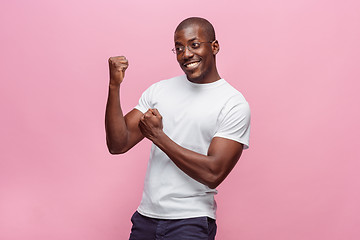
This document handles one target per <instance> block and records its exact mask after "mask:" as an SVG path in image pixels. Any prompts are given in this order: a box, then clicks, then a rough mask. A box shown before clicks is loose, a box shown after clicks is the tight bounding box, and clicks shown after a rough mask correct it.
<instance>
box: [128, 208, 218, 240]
mask: <svg viewBox="0 0 360 240" xmlns="http://www.w3.org/2000/svg"><path fill="white" fill-rule="evenodd" d="M131 222H132V223H133V226H132V228H131V233H130V239H129V240H214V239H215V234H216V228H217V226H216V222H215V220H214V219H211V218H208V217H196V218H187V219H176V220H166V219H165V220H164V219H157V218H149V217H145V216H143V215H141V214H140V213H138V212H137V211H136V212H135V213H134V215H133V216H132V218H131Z"/></svg>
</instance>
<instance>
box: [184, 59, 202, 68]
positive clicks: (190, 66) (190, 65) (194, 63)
mask: <svg viewBox="0 0 360 240" xmlns="http://www.w3.org/2000/svg"><path fill="white" fill-rule="evenodd" d="M199 64H200V61H198V62H191V63H186V64H184V66H185V67H186V68H196V67H197V66H198V65H199Z"/></svg>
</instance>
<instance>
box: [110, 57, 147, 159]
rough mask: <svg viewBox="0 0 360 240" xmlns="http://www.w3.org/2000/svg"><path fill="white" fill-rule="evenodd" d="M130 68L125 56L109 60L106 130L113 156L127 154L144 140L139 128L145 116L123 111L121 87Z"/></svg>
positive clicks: (137, 112) (139, 113)
mask: <svg viewBox="0 0 360 240" xmlns="http://www.w3.org/2000/svg"><path fill="white" fill-rule="evenodd" d="M128 66H129V64H128V60H127V59H126V58H125V57H124V56H119V57H111V58H109V72H110V82H109V93H108V99H107V104H106V112H105V130H106V143H107V147H108V149H109V152H110V153H111V154H120V153H125V152H126V151H128V150H129V149H130V148H132V147H133V146H134V145H136V144H137V143H138V142H139V141H141V139H143V138H144V137H143V135H142V134H141V132H140V129H139V127H138V124H139V121H140V118H141V116H142V115H143V114H142V113H141V112H140V111H139V110H136V109H134V110H132V111H130V112H129V113H128V114H126V116H124V114H123V112H122V109H121V104H120V86H121V83H122V81H123V80H124V76H125V70H126V69H127V68H128Z"/></svg>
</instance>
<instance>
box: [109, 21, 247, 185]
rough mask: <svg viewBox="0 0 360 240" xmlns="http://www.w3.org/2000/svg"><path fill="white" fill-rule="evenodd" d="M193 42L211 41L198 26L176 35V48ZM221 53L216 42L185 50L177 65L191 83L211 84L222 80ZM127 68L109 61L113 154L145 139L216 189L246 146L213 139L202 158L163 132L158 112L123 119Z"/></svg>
mask: <svg viewBox="0 0 360 240" xmlns="http://www.w3.org/2000/svg"><path fill="white" fill-rule="evenodd" d="M194 40H196V41H200V42H206V41H210V40H209V39H208V37H207V35H206V34H205V33H204V32H203V31H202V28H201V27H200V24H196V22H191V23H190V24H186V25H185V26H183V27H182V28H181V29H178V30H177V31H176V32H175V34H174V41H175V45H183V46H186V45H187V44H189V43H191V42H192V41H194ZM218 51H219V44H218V42H217V41H214V42H212V43H211V44H210V43H205V44H201V47H200V48H199V49H196V51H193V52H192V51H189V50H188V49H187V48H185V51H184V52H183V53H182V54H179V55H177V61H178V63H179V65H180V67H181V69H183V71H184V72H185V74H186V76H187V78H188V80H189V81H191V82H194V83H199V84H203V83H211V82H214V81H217V80H219V79H220V76H219V74H218V71H217V69H216V62H215V56H216V54H217V53H218ZM190 62H199V63H198V65H197V66H196V67H195V68H191V69H189V68H187V67H186V64H187V63H190ZM184 64H185V65H184ZM127 67H128V61H127V59H126V58H125V57H124V56H120V57H111V58H109V71H110V83H109V95H108V101H107V106H106V113H105V129H106V140H107V146H108V149H109V151H110V153H112V154H122V153H125V152H127V151H128V150H129V149H131V148H132V147H133V146H135V145H136V144H137V143H138V142H140V141H141V140H142V139H143V138H144V137H145V138H147V139H149V140H150V141H152V142H153V143H154V144H155V145H156V146H158V147H159V148H160V149H161V150H162V151H163V152H164V153H166V154H167V156H168V157H169V158H170V159H171V160H172V161H173V162H174V163H175V164H176V166H178V167H179V168H180V169H181V170H182V171H183V172H185V173H186V174H187V175H189V176H190V177H192V178H193V179H195V180H197V181H199V182H201V183H203V184H205V185H207V186H208V187H210V188H216V187H217V186H218V185H219V184H220V183H221V182H222V181H223V180H224V179H225V178H226V176H227V175H228V174H229V173H230V171H231V170H232V169H233V167H234V166H235V164H236V163H237V161H238V160H239V158H240V156H241V153H242V150H243V145H242V144H241V143H238V142H236V141H233V140H229V139H225V138H220V137H214V138H213V139H212V141H211V144H210V146H209V149H208V153H207V155H203V154H199V153H197V152H194V151H191V150H189V149H186V148H183V147H181V146H180V145H178V144H176V143H175V142H174V141H173V140H171V139H170V138H169V137H168V136H167V135H166V134H165V133H164V132H163V123H162V116H161V114H160V113H159V111H158V110H157V109H149V110H148V111H147V112H146V113H144V114H142V113H141V112H140V111H139V110H137V109H133V110H132V111H130V112H129V113H128V114H126V115H125V116H124V115H123V112H122V110H121V104H120V86H121V83H122V81H123V79H124V75H125V70H126V69H127Z"/></svg>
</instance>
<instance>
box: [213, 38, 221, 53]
mask: <svg viewBox="0 0 360 240" xmlns="http://www.w3.org/2000/svg"><path fill="white" fill-rule="evenodd" d="M211 47H212V51H213V55H214V56H215V55H216V54H217V53H218V52H219V51H220V45H219V42H218V40H215V41H213V43H212V44H211Z"/></svg>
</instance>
